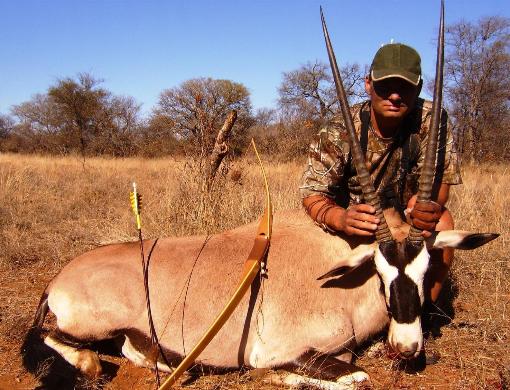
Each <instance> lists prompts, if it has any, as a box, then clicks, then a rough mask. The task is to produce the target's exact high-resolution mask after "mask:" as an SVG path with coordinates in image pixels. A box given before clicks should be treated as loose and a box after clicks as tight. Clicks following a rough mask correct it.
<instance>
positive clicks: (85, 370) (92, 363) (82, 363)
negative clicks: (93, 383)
mask: <svg viewBox="0 0 510 390" xmlns="http://www.w3.org/2000/svg"><path fill="white" fill-rule="evenodd" d="M76 368H77V369H78V370H80V372H81V373H82V374H83V375H85V376H86V377H87V378H90V379H95V378H97V377H99V376H100V375H101V373H102V371H103V370H102V368H101V362H100V361H99V357H98V356H97V354H96V353H95V352H92V351H88V350H85V351H80V357H79V358H78V362H77V363H76Z"/></svg>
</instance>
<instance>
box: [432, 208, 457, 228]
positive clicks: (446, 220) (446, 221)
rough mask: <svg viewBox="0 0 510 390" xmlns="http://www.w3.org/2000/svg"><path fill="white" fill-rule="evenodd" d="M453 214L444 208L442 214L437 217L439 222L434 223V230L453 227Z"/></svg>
mask: <svg viewBox="0 0 510 390" xmlns="http://www.w3.org/2000/svg"><path fill="white" fill-rule="evenodd" d="M454 226H455V225H454V222H453V215H452V213H450V210H448V209H447V208H445V209H444V211H443V214H441V217H440V218H439V222H438V223H437V225H436V230H437V231H441V230H453V229H454Z"/></svg>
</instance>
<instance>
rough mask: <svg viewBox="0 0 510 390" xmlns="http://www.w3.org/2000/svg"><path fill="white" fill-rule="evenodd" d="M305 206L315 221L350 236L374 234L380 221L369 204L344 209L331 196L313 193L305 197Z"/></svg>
mask: <svg viewBox="0 0 510 390" xmlns="http://www.w3.org/2000/svg"><path fill="white" fill-rule="evenodd" d="M303 206H304V207H305V209H306V211H307V212H308V214H309V215H310V217H311V218H312V219H313V220H314V221H316V222H318V223H319V224H324V225H326V226H327V228H328V229H330V230H333V231H337V232H344V233H345V234H347V235H349V236H353V235H355V236H373V235H374V234H375V231H376V229H377V224H378V223H379V222H380V221H379V218H376V217H375V215H374V214H375V208H374V207H372V206H369V205H367V204H357V205H352V206H350V207H349V208H348V209H344V208H342V207H340V206H338V205H337V204H336V203H335V202H334V201H333V200H331V199H329V198H326V197H324V196H320V195H313V196H309V197H306V198H304V199H303Z"/></svg>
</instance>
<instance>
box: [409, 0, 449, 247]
mask: <svg viewBox="0 0 510 390" xmlns="http://www.w3.org/2000/svg"><path fill="white" fill-rule="evenodd" d="M443 67H444V0H441V19H440V22H439V34H438V37H437V60H436V80H435V82H434V101H433V103H432V114H431V119H430V129H429V136H428V143H427V149H426V152H425V158H424V161H423V167H422V172H421V176H420V181H419V187H418V195H417V198H418V202H428V201H429V200H430V198H431V195H432V187H433V185H434V174H435V170H436V155H437V143H438V141H437V139H438V135H439V126H440V123H441V104H442V100H443ZM421 233H422V230H421V229H418V228H416V227H414V226H411V230H410V231H409V240H411V241H415V242H420V241H423V237H422V235H421Z"/></svg>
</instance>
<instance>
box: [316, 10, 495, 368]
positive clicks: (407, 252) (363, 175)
mask: <svg viewBox="0 0 510 390" xmlns="http://www.w3.org/2000/svg"><path fill="white" fill-rule="evenodd" d="M321 18H322V27H323V31H324V37H325V40H326V47H327V49H328V56H329V61H330V65H331V68H332V71H333V78H334V80H335V86H336V90H337V95H338V99H339V102H340V107H341V110H342V115H343V118H344V122H345V126H346V130H347V133H348V135H349V142H350V146H351V152H352V159H353V163H354V166H355V168H356V172H357V175H358V178H359V182H360V184H361V187H362V191H363V198H364V202H365V203H367V204H370V205H372V206H373V207H374V208H375V210H376V213H375V215H376V216H377V218H379V220H380V223H379V225H378V228H377V231H376V233H375V236H376V242H375V243H374V244H371V245H361V246H359V247H358V248H356V249H355V250H354V251H353V253H352V254H351V255H350V256H349V258H348V259H344V260H343V261H342V262H341V265H339V266H337V267H335V268H334V269H332V270H331V271H329V272H328V273H327V274H325V275H323V276H321V277H320V278H319V279H323V278H328V277H333V276H339V275H342V274H344V273H345V271H347V270H349V269H351V268H353V267H357V266H359V265H360V264H362V263H363V262H365V261H368V260H372V259H373V260H374V263H375V267H376V270H377V273H378V274H379V277H380V279H381V280H382V283H383V285H384V294H385V300H386V305H387V309H388V314H389V316H390V327H389V332H388V343H389V344H390V346H391V347H392V348H393V349H394V350H395V352H397V353H399V354H400V355H401V356H402V357H404V358H412V357H416V356H418V354H419V353H420V351H421V350H422V348H423V335H422V328H421V320H420V318H421V313H422V307H423V302H424V288H423V283H424V279H425V273H426V272H427V269H428V267H429V259H430V255H429V249H431V248H434V247H436V248H442V247H453V248H459V249H474V248H476V247H478V246H480V245H483V244H485V243H486V242H488V241H491V240H492V239H494V238H496V237H497V235H495V234H471V233H468V232H459V231H450V232H439V233H436V234H435V235H433V236H432V237H431V238H429V239H424V237H423V235H422V230H420V229H418V228H416V227H414V226H411V227H410V230H409V235H408V236H407V237H406V238H404V239H401V240H399V241H397V240H396V239H395V238H394V237H393V236H392V233H391V231H390V229H389V228H388V224H387V222H386V219H385V217H384V214H383V210H382V208H381V202H380V200H379V197H378V195H377V193H376V191H375V189H374V186H373V184H372V181H371V178H370V174H369V172H368V170H367V167H366V165H365V158H364V155H363V152H362V150H361V147H360V144H359V141H358V139H357V136H356V133H355V130H354V125H353V121H352V117H351V113H350V110H349V106H348V103H347V97H346V94H345V90H344V87H343V83H342V79H341V76H340V72H339V71H338V65H337V63H336V59H335V54H334V52H333V48H332V45H331V41H330V39H329V34H328V30H327V27H326V23H325V20H324V16H323V14H322V9H321ZM443 62H444V4H443V2H441V17H440V25H439V36H438V45H437V61H436V79H435V85H434V101H433V106H432V113H431V125H430V130H429V136H428V145H427V149H426V155H425V161H424V165H423V168H422V174H421V176H420V180H419V190H418V194H417V198H418V202H429V201H430V200H431V193H432V186H433V181H434V173H435V161H436V153H437V143H438V142H437V139H438V133H439V124H440V115H441V100H442V85H443Z"/></svg>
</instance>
